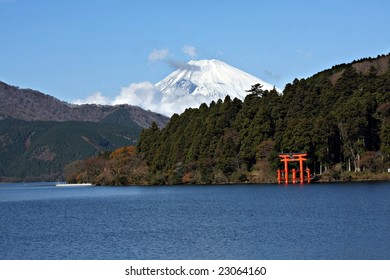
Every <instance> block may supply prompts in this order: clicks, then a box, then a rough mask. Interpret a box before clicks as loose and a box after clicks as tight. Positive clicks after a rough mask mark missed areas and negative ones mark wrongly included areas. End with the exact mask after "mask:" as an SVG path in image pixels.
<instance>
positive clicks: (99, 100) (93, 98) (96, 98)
mask: <svg viewBox="0 0 390 280" xmlns="http://www.w3.org/2000/svg"><path fill="white" fill-rule="evenodd" d="M73 103H74V104H78V105H81V104H99V105H108V104H110V103H111V102H110V100H109V99H108V98H107V97H105V96H104V95H103V94H102V93H101V92H95V93H93V94H91V95H90V96H88V97H87V98H86V99H84V100H83V99H77V100H75V101H73Z"/></svg>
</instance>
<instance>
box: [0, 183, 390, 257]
mask: <svg viewBox="0 0 390 280" xmlns="http://www.w3.org/2000/svg"><path fill="white" fill-rule="evenodd" d="M0 259H337V260H339V259H390V183H353V184H311V185H305V186H299V185H290V186H284V185H282V186H279V185H272V184H270V185H234V186H162V187H62V188H60V187H55V186H53V184H52V185H48V184H47V183H46V184H44V183H41V184H38V183H35V184H27V185H25V184H3V185H0Z"/></svg>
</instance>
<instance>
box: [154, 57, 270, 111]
mask: <svg viewBox="0 0 390 280" xmlns="http://www.w3.org/2000/svg"><path fill="white" fill-rule="evenodd" d="M257 83H260V84H262V85H263V89H264V90H272V89H273V85H271V84H269V83H267V82H265V81H263V80H261V79H259V78H256V77H254V76H252V75H250V74H248V73H245V72H243V71H241V70H239V69H237V68H235V67H233V66H230V65H228V64H226V63H225V62H222V61H219V60H215V59H212V60H198V61H195V60H191V61H190V62H188V64H186V65H184V66H183V67H181V68H180V69H178V70H176V71H174V72H173V73H171V74H170V75H169V76H167V77H166V78H165V79H163V80H162V81H160V82H158V83H157V84H156V85H155V86H156V87H157V88H158V89H159V90H161V91H162V92H163V98H162V102H175V100H176V101H178V103H181V102H180V99H181V98H184V99H187V100H188V99H189V98H188V97H187V95H192V96H194V97H195V96H197V97H198V98H195V99H199V100H209V101H210V102H211V101H212V100H214V101H217V100H218V99H222V100H223V99H224V98H225V97H226V96H227V95H229V96H230V97H231V98H232V99H233V98H235V97H237V98H239V99H244V98H245V96H246V95H247V94H248V92H246V90H249V89H250V88H251V86H252V85H254V84H257ZM202 97H203V98H202ZM199 105H200V104H199Z"/></svg>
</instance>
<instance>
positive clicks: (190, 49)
mask: <svg viewBox="0 0 390 280" xmlns="http://www.w3.org/2000/svg"><path fill="white" fill-rule="evenodd" d="M182 51H183V52H184V53H185V54H186V55H189V56H190V57H195V56H196V48H195V47H193V46H189V45H186V46H184V47H183V48H182Z"/></svg>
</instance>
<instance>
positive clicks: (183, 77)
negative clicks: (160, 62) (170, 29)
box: [76, 59, 281, 116]
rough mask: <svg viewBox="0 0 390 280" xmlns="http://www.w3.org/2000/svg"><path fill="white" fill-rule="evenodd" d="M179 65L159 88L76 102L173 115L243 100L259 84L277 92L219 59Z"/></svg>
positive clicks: (136, 86) (142, 86)
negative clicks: (229, 99)
mask: <svg viewBox="0 0 390 280" xmlns="http://www.w3.org/2000/svg"><path fill="white" fill-rule="evenodd" d="M175 65H176V66H178V68H179V69H177V70H176V71H174V72H173V73H171V74H170V75H168V76H167V77H166V78H165V79H163V80H161V81H160V82H158V83H157V84H155V85H153V84H152V83H150V82H149V81H144V82H140V83H132V84H130V85H129V86H127V87H123V88H122V89H121V92H120V94H119V95H118V96H116V97H115V99H114V100H113V101H109V98H106V97H105V96H103V95H102V94H101V93H99V92H98V93H96V94H94V95H92V96H90V97H88V98H87V99H86V100H77V101H76V103H77V104H84V103H96V104H107V103H108V104H111V105H119V104H131V105H134V106H139V107H141V108H143V109H146V110H150V111H153V112H157V113H160V114H163V115H166V116H172V115H173V114H174V113H178V114H180V113H182V112H184V111H185V109H187V108H198V107H199V106H200V105H201V104H202V103H206V104H210V103H211V102H212V101H218V99H221V100H224V99H225V97H226V96H227V95H229V96H230V97H231V98H232V99H234V98H236V97H237V98H239V99H241V100H243V99H244V98H245V96H246V95H247V94H248V92H247V90H249V89H251V87H252V86H253V85H255V84H261V85H263V89H264V90H272V89H273V86H272V85H270V84H269V83H267V82H265V81H263V80H261V79H259V78H256V77H254V76H252V75H250V74H248V73H245V72H243V71H241V70H239V69H237V68H235V67H233V66H230V65H228V64H226V63H225V62H222V61H219V60H215V59H212V60H198V61H195V60H191V61H190V62H188V63H176V64H175ZM277 90H278V89H277ZM278 91H279V92H281V91H280V90H278Z"/></svg>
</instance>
